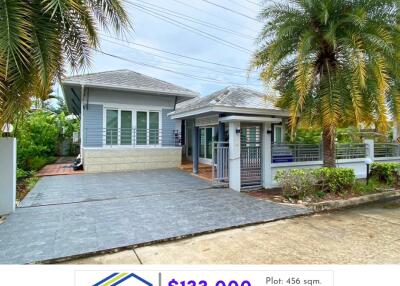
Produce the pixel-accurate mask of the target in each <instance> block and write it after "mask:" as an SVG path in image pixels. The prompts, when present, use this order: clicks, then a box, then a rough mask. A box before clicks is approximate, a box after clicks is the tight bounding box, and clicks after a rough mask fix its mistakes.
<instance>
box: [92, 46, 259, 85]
mask: <svg viewBox="0 0 400 286" xmlns="http://www.w3.org/2000/svg"><path fill="white" fill-rule="evenodd" d="M93 50H94V51H96V52H98V53H101V54H103V55H106V56H109V57H112V58H116V59H119V60H122V61H126V62H129V63H133V64H136V65H141V66H145V67H150V68H153V69H158V70H162V71H166V72H170V73H173V74H177V75H181V76H185V77H188V78H192V79H196V80H200V81H205V82H209V83H214V84H220V85H238V86H254V87H258V88H259V87H261V85H259V86H257V85H251V84H242V83H237V82H229V81H221V80H217V79H213V78H209V77H201V76H196V75H192V74H188V73H183V72H178V71H174V70H170V69H166V68H163V67H159V66H155V65H151V64H147V63H143V62H139V61H134V60H131V59H128V58H124V57H121V56H117V55H113V54H110V53H106V52H103V51H101V50H98V49H93Z"/></svg>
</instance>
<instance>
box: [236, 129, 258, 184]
mask: <svg viewBox="0 0 400 286" xmlns="http://www.w3.org/2000/svg"><path fill="white" fill-rule="evenodd" d="M240 139H241V142H240V143H241V144H240V145H241V149H240V175H241V186H242V188H254V187H259V186H261V184H262V183H261V182H262V181H261V180H262V179H261V173H262V171H261V162H262V153H261V126H260V125H253V126H244V127H241V138H240Z"/></svg>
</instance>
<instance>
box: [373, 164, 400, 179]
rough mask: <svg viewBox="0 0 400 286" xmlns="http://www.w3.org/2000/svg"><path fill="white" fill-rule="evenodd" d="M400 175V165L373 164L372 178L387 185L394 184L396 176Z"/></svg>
mask: <svg viewBox="0 0 400 286" xmlns="http://www.w3.org/2000/svg"><path fill="white" fill-rule="evenodd" d="M396 173H400V163H372V164H371V176H374V177H377V178H378V179H379V180H380V181H382V182H385V183H392V182H393V179H394V175H395V174H396Z"/></svg>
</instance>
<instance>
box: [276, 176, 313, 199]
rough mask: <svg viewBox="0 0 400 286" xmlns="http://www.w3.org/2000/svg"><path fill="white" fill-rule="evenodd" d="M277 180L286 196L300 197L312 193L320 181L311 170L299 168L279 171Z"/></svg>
mask: <svg viewBox="0 0 400 286" xmlns="http://www.w3.org/2000/svg"><path fill="white" fill-rule="evenodd" d="M275 180H277V181H278V182H279V183H280V185H281V186H282V190H283V195H284V196H285V197H290V198H300V199H301V198H304V197H305V196H307V195H309V194H310V193H312V192H313V190H314V188H315V185H316V183H317V182H318V180H317V179H316V178H315V176H313V175H312V171H311V170H299V169H292V170H282V171H278V172H277V174H276V176H275Z"/></svg>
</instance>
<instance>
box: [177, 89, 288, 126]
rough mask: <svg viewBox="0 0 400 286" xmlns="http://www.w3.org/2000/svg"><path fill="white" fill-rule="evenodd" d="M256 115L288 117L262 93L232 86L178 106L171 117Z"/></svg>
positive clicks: (284, 111) (286, 113)
mask: <svg viewBox="0 0 400 286" xmlns="http://www.w3.org/2000/svg"><path fill="white" fill-rule="evenodd" d="M216 112H219V113H233V114H235V113H236V114H254V115H271V116H281V117H287V116H288V112H287V111H286V110H283V109H281V108H278V107H276V106H275V104H274V103H273V100H271V99H270V98H268V96H267V95H266V94H263V93H261V92H258V91H255V90H252V89H248V88H243V87H236V86H230V87H226V88H224V89H222V90H219V91H217V92H214V93H212V94H210V95H208V96H205V97H197V98H193V99H191V100H187V101H184V102H181V103H179V104H177V106H176V109H175V111H173V112H171V113H170V114H169V115H170V116H171V118H173V119H179V118H190V117H196V116H198V115H205V114H210V113H216Z"/></svg>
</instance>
